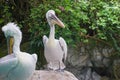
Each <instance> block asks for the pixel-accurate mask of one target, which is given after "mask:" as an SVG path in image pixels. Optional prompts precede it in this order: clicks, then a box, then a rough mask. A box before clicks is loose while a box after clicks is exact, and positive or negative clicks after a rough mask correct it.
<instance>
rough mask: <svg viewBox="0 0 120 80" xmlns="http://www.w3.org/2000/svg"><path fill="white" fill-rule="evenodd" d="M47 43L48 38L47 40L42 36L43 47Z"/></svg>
mask: <svg viewBox="0 0 120 80" xmlns="http://www.w3.org/2000/svg"><path fill="white" fill-rule="evenodd" d="M47 41H48V38H47V36H45V35H44V36H43V44H44V46H45V44H46V43H47Z"/></svg>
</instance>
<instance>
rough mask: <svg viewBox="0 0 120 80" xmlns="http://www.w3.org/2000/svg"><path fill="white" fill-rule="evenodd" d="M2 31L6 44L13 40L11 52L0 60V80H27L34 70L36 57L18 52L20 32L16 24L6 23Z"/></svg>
mask: <svg viewBox="0 0 120 80" xmlns="http://www.w3.org/2000/svg"><path fill="white" fill-rule="evenodd" d="M2 31H3V32H4V34H5V37H6V38H7V41H8V42H9V41H10V39H13V41H12V42H13V51H9V52H12V54H9V55H7V56H5V57H3V58H0V80H28V78H29V77H30V76H31V75H32V74H33V72H34V70H35V67H36V62H37V55H36V54H32V55H30V54H28V53H26V52H21V51H20V43H21V40H22V32H21V31H20V29H19V27H18V26H17V25H16V24H14V23H8V24H7V25H5V26H3V27H2ZM9 50H10V49H9Z"/></svg>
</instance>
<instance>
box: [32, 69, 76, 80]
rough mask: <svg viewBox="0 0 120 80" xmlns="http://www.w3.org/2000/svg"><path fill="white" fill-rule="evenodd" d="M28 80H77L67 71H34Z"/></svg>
mask: <svg viewBox="0 0 120 80" xmlns="http://www.w3.org/2000/svg"><path fill="white" fill-rule="evenodd" d="M30 80H78V79H77V78H76V77H75V76H74V75H73V74H72V73H70V72H68V71H64V72H58V71H52V70H51V71H47V70H36V71H35V73H34V74H33V76H32V77H31V79H30Z"/></svg>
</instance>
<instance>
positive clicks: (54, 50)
mask: <svg viewBox="0 0 120 80" xmlns="http://www.w3.org/2000/svg"><path fill="white" fill-rule="evenodd" d="M46 18H47V21H48V23H49V25H50V34H49V38H47V37H46V36H45V35H44V36H43V44H44V53H45V58H46V60H47V63H48V65H47V67H48V69H52V70H63V69H64V68H65V65H64V63H63V61H62V60H63V59H64V60H66V57H67V45H66V42H65V40H64V39H63V38H62V37H60V38H59V40H57V39H55V26H54V25H55V24H58V25H59V26H61V27H62V28H64V27H65V26H64V24H63V23H62V22H61V21H60V20H59V19H58V18H57V16H56V15H55V12H54V11H53V10H49V11H48V12H47V13H46Z"/></svg>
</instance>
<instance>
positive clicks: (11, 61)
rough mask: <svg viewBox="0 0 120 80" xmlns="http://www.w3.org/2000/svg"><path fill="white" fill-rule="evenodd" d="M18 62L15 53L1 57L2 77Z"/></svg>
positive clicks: (0, 72)
mask: <svg viewBox="0 0 120 80" xmlns="http://www.w3.org/2000/svg"><path fill="white" fill-rule="evenodd" d="M17 62H18V60H17V58H16V57H15V56H14V54H11V55H7V56H5V57H2V58H0V78H1V77H4V76H6V75H7V74H8V73H9V71H10V70H11V69H13V68H14V67H15V66H16V65H17Z"/></svg>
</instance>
